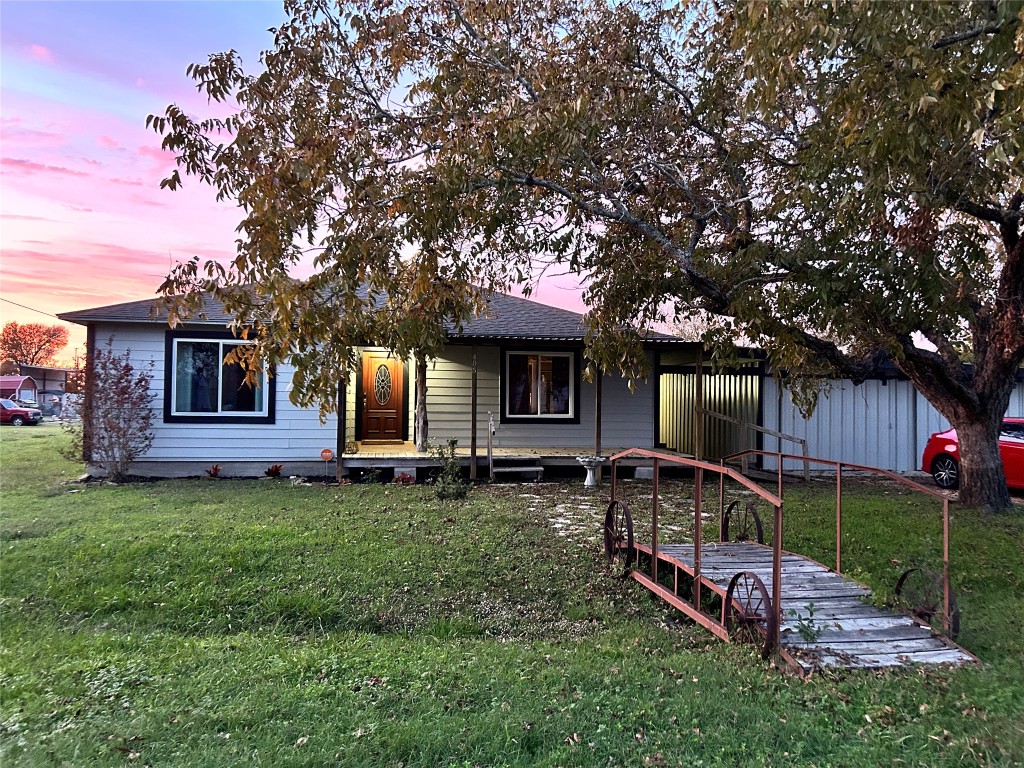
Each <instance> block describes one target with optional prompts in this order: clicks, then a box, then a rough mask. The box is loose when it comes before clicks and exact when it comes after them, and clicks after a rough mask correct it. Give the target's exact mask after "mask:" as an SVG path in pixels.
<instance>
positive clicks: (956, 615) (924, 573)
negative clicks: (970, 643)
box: [896, 568, 960, 640]
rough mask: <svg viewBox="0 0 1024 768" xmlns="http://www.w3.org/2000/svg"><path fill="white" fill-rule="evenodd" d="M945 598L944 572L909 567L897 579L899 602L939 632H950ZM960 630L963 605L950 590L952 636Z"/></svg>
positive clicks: (950, 627) (899, 604)
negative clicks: (947, 628) (943, 587)
mask: <svg viewBox="0 0 1024 768" xmlns="http://www.w3.org/2000/svg"><path fill="white" fill-rule="evenodd" d="M942 603H943V600H942V574H941V573H938V572H936V571H930V570H928V569H926V568H909V569H907V570H906V571H904V572H903V573H902V575H900V577H899V579H898V580H897V581H896V604H897V605H898V606H899V607H900V608H902V609H903V610H905V611H906V612H907V613H909V614H910V615H911V616H913V617H914V618H915V619H917V620H918V621H920V622H922V623H924V624H927V625H929V626H930V627H931V628H932V629H934V630H935V631H936V632H941V633H944V634H945V633H946V628H945V626H944V623H945V622H944V621H943V619H944V618H945V614H944V610H943V604H942ZM959 634H960V609H959V608H958V607H957V605H956V595H955V594H954V592H953V589H952V588H950V590H949V633H948V635H949V637H950V639H952V640H955V639H956V636H957V635H959Z"/></svg>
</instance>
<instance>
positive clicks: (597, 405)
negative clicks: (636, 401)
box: [594, 367, 603, 478]
mask: <svg viewBox="0 0 1024 768" xmlns="http://www.w3.org/2000/svg"><path fill="white" fill-rule="evenodd" d="M602 377H603V373H602V372H601V369H600V367H598V368H597V373H596V374H595V376H594V455H595V456H600V455H601V379H602ZM598 478H600V470H599V472H598Z"/></svg>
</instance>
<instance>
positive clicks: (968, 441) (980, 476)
mask: <svg viewBox="0 0 1024 768" xmlns="http://www.w3.org/2000/svg"><path fill="white" fill-rule="evenodd" d="M986 415H987V416H988V418H985V419H982V420H978V421H973V420H965V421H963V422H962V423H955V424H953V428H954V429H956V434H957V438H958V442H959V445H960V503H961V504H962V505H963V506H965V507H978V508H981V509H984V510H987V511H990V512H991V511H997V510H1003V509H1007V508H1009V506H1010V503H1011V502H1010V492H1009V490H1008V489H1007V487H1006V474H1005V473H1004V472H1003V462H1002V459H1001V458H1000V456H999V426H1000V424H1002V421H1003V419H1002V411H1000V412H999V413H997V414H986Z"/></svg>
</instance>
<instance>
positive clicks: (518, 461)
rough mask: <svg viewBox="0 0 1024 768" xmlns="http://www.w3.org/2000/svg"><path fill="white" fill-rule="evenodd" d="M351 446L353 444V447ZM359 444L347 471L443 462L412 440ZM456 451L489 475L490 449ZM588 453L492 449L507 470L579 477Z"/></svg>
mask: <svg viewBox="0 0 1024 768" xmlns="http://www.w3.org/2000/svg"><path fill="white" fill-rule="evenodd" d="M351 446H352V444H351V443H350V444H349V447H351ZM355 447H356V448H357V450H356V451H354V452H345V453H343V454H342V455H341V456H340V457H339V458H340V460H341V463H342V466H343V468H344V470H345V471H346V472H348V470H351V469H356V470H364V469H377V470H379V469H391V470H393V471H394V472H395V474H396V475H397V474H398V473H399V472H406V473H408V474H410V475H412V476H413V477H417V471H419V472H421V473H424V474H426V473H429V472H430V471H431V470H433V469H436V468H437V467H439V466H440V462H439V461H438V459H437V457H436V456H435V455H434V454H432V453H430V452H427V453H419V452H417V451H416V444H415V443H413V442H412V441H404V442H393V443H381V442H372V441H363V442H358V443H355ZM624 450H626V449H625V448H616V447H608V448H605V451H606V454H605V455H614V454H617V453H621V452H623V451H624ZM455 453H456V455H457V456H458V457H459V460H460V463H461V464H462V466H463V467H466V468H468V469H469V473H470V477H472V478H473V479H486V478H487V476H488V466H489V463H490V462H489V460H488V455H487V451H486V449H483V450H479V451H477V452H476V461H475V462H474V461H473V451H472V450H471V449H470V448H469V447H464V446H458V447H457V448H456V450H455ZM585 453H587V452H586V451H582V450H580V449H579V448H551V447H544V448H535V447H525V446H524V447H516V446H494V447H493V448H492V449H491V458H492V459H493V462H494V464H495V465H498V464H500V465H501V466H502V468H504V469H507V468H508V467H514V466H516V465H522V467H523V470H524V474H525V473H526V469H527V468H528V467H537V466H539V467H542V468H544V469H557V470H559V472H560V473H561V474H566V473H567V471H571V469H572V468H575V469H577V470H579V476H580V478H581V479H582V478H583V477H584V476H585V475H586V470H585V469H584V468H583V466H582V465H581V464H580V463H579V462H578V461H577V460H576V457H577V456H581V455H584V454H585ZM667 453H672V454H673V455H676V456H680V457H683V458H692V457H689V456H686V455H685V454H677V453H674V452H667ZM474 463H475V465H476V466H475V470H476V471H475V472H474V471H473V469H474V466H473V465H474ZM608 466H610V465H608ZM620 466H623V467H642V466H645V462H644V461H642V460H637V461H630V460H625V461H623V462H620ZM417 479H423V477H422V476H420V477H417Z"/></svg>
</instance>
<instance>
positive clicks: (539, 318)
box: [58, 293, 681, 343]
mask: <svg viewBox="0 0 1024 768" xmlns="http://www.w3.org/2000/svg"><path fill="white" fill-rule="evenodd" d="M487 304H488V311H487V313H486V314H485V315H482V316H480V317H474V318H471V319H470V320H468V321H467V322H465V323H463V325H462V329H461V331H456V330H455V327H454V324H452V325H451V326H449V328H448V336H449V337H450V338H451V340H452V341H453V342H456V343H458V342H468V341H483V340H488V339H490V340H510V341H513V340H514V341H572V342H582V341H583V339H584V337H585V336H586V332H587V328H586V323H585V322H584V320H583V315H580V314H578V313H576V312H570V311H569V310H567V309H559V308H558V307H552V306H549V305H547V304H541V303H540V302H536V301H531V300H529V299H523V298H520V297H518V296H509V295H507V294H504V293H491V294H489V295H488V298H487ZM202 315H203V319H201V320H200V319H190V320H189V321H188V322H189V324H193V325H207V326H225V325H227V324H228V323H229V322H230V320H231V318H230V317H229V316H228V314H227V313H226V312H225V311H224V307H223V306H222V305H221V303H220V302H218V301H216V300H215V299H213V298H212V297H211V296H209V295H204V296H203V311H202ZM58 317H59V318H60V319H61V320H65V321H67V322H69V323H77V324H79V325H86V324H88V323H100V322H104V323H146V324H150V323H152V324H162V323H166V322H167V315H166V313H163V312H159V311H158V302H157V300H156V299H145V300H143V301H131V302H127V303H125V304H111V305H108V306H105V307H95V308H93V309H81V310H78V311H76V312H62V313H61V314H59V315H58ZM646 338H647V339H648V340H649V341H652V342H660V343H680V342H681V339H678V338H676V337H675V336H667V335H665V334H663V333H654V332H650V333H649V334H648V335H647V337H646Z"/></svg>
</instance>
